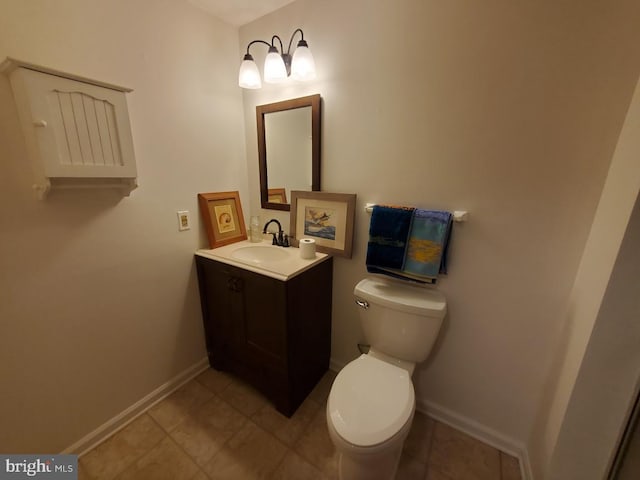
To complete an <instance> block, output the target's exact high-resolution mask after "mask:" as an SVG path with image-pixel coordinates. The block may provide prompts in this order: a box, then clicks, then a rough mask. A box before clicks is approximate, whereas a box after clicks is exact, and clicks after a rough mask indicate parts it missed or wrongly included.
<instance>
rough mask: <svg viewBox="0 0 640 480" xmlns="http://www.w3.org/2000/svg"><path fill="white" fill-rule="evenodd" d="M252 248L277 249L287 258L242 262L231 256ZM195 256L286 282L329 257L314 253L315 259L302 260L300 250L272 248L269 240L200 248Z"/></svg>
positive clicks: (324, 254) (244, 241)
mask: <svg viewBox="0 0 640 480" xmlns="http://www.w3.org/2000/svg"><path fill="white" fill-rule="evenodd" d="M253 246H268V247H272V248H277V249H279V250H281V251H283V253H286V254H287V257H286V258H285V259H284V260H278V261H273V262H267V261H264V262H252V261H250V260H242V259H238V258H234V257H233V256H232V255H233V252H234V251H236V250H238V249H240V248H243V247H253ZM196 255H198V256H200V257H205V258H210V259H212V260H217V261H219V262H222V263H226V264H228V265H233V266H234V267H238V268H243V269H245V270H249V271H251V272H254V273H259V274H261V275H266V276H267V277H272V278H275V279H277V280H282V281H287V280H289V279H290V278H293V277H295V276H296V275H298V274H300V273H302V272H304V271H305V270H308V269H309V268H311V267H313V266H314V265H317V264H318V263H321V262H323V261H325V260H327V259H328V258H329V255H327V254H326V253H319V252H316V257H315V258H314V259H310V260H307V259H303V258H300V250H299V249H298V248H296V247H286V248H285V247H276V246H272V245H271V241H270V240H269V241H268V240H263V241H262V242H258V243H252V242H250V241H248V240H243V241H241V242H236V243H232V244H230V245H225V246H223V247H218V248H214V249H205V248H202V249H200V250H196Z"/></svg>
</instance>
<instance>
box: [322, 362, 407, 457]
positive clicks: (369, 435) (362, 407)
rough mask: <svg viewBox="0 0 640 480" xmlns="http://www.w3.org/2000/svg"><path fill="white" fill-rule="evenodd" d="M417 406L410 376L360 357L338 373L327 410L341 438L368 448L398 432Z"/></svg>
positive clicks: (381, 363)
mask: <svg viewBox="0 0 640 480" xmlns="http://www.w3.org/2000/svg"><path fill="white" fill-rule="evenodd" d="M414 405H415V394H414V390H413V383H412V382H411V377H410V376H409V372H407V371H406V370H404V369H402V368H400V367H396V366H395V365H391V364H390V363H387V362H383V361H382V360H378V359H377V358H374V357H371V356H369V355H361V356H360V358H358V359H356V360H354V361H353V362H351V363H349V364H348V365H347V366H346V367H344V368H343V369H342V370H341V371H340V373H338V376H337V377H336V379H335V381H334V382H333V386H332V387H331V393H330V394H329V400H328V405H327V407H328V411H329V415H330V417H331V421H332V424H333V427H334V428H335V430H336V431H337V433H338V434H339V435H340V436H341V437H342V438H344V439H345V440H346V441H348V442H350V443H352V444H355V445H358V446H363V447H369V446H373V445H377V444H379V443H382V442H384V441H386V440H388V439H389V438H391V437H392V436H393V435H395V434H396V433H397V432H399V431H400V429H401V428H402V427H403V426H404V425H405V424H406V423H407V421H408V420H409V418H410V417H411V414H412V413H413V409H414Z"/></svg>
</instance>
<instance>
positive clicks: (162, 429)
mask: <svg viewBox="0 0 640 480" xmlns="http://www.w3.org/2000/svg"><path fill="white" fill-rule="evenodd" d="M145 415H146V416H147V417H149V418H150V419H151V421H152V422H153V423H155V424H156V425H157V426H158V427H160V430H161V432H162V433H163V434H164V436H165V437H166V436H168V434H167V432H166V431H165V430H164V428H162V426H161V425H159V424H158V422H156V420H155V419H154V418H153V417H152V416H151V415H148V410H147V411H145V412H143V413H141V414H140V415H139V416H138V417H137V418H136V419H135V420H133V421H132V422H131V423H129V425H132V424H133V423H134V422H135V421H136V420H138V419H140V418H142V417H143V416H145ZM129 425H127V426H126V427H124V428H123V429H121V430H120V431H118V432H116V434H114V435H112V436H111V437H109V438H107V439H106V440H104V441H103V442H100V443H99V444H98V445H96V446H95V447H93V448H92V449H91V450H89V451H88V452H86V454H85V455H87V454H89V453H90V452H93V451H95V450H96V449H98V448H99V447H100V446H101V445H105V444H106V443H107V442H108V441H109V440H111V439H112V438H115V436H116V435H118V434H119V433H121V432H123V431H124V430H125V429H126V428H127V427H128V426H129ZM162 440H164V437H163V438H160V439H159V440H158V441H157V442H155V443H154V444H153V445H151V446H150V447H149V448H147V449H145V450H144V451H143V452H142V453H140V455H137V456H136V457H135V458H133V459H132V460H131V462H129V463H126V464H125V466H124V468H122V469H121V470H118V472H117V473H116V474H115V475H114V476H113V479H116V478H118V476H120V475H121V474H122V472H124V471H125V470H127V469H128V468H129V467H131V466H132V465H133V464H135V463H136V462H137V461H138V460H140V459H141V458H142V457H144V456H145V455H146V454H147V453H149V452H150V451H151V450H153V449H154V448H156V447H157V446H158V445H160V442H162ZM83 457H84V455H83ZM78 461H79V462H80V461H81V458H78ZM85 470H86V467H85ZM89 477H90V478H92V479H93V478H95V477H94V476H93V475H91V474H89Z"/></svg>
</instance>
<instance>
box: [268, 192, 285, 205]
mask: <svg viewBox="0 0 640 480" xmlns="http://www.w3.org/2000/svg"><path fill="white" fill-rule="evenodd" d="M268 201H269V203H287V192H286V191H285V189H284V188H270V189H269V195H268Z"/></svg>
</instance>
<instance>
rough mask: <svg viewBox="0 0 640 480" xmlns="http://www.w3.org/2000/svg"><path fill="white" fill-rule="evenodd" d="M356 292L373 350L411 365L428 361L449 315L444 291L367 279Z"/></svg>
mask: <svg viewBox="0 0 640 480" xmlns="http://www.w3.org/2000/svg"><path fill="white" fill-rule="evenodd" d="M353 293H354V295H355V297H356V303H358V305H359V306H360V307H361V308H359V309H358V311H359V312H360V323H361V324H362V329H363V331H364V335H365V338H366V340H367V342H368V343H369V344H370V345H371V347H373V348H375V349H376V350H378V351H380V352H383V353H385V354H387V355H390V356H392V357H395V358H398V359H400V360H405V361H408V362H413V363H419V362H422V361H424V360H426V358H427V356H428V355H429V353H430V352H431V349H432V348H433V344H434V343H435V341H436V338H437V337H438V332H439V331H440V327H441V326H442V321H443V319H444V316H445V314H446V312H447V302H446V299H445V297H444V295H443V294H442V293H441V292H439V291H438V290H435V289H431V288H424V287H420V286H414V285H412V284H410V283H408V282H404V283H403V282H400V281H393V280H387V279H384V278H365V279H364V280H361V281H360V282H359V283H358V284H357V285H356V287H355V289H354V291H353Z"/></svg>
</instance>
